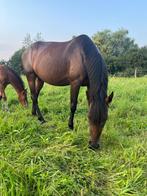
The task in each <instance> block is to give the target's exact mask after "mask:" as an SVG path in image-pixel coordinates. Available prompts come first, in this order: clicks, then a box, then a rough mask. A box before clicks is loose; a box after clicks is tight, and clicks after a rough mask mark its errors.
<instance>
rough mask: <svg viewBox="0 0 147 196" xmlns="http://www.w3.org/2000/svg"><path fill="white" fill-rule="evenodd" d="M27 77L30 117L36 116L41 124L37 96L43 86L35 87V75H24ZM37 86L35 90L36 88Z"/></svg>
mask: <svg viewBox="0 0 147 196" xmlns="http://www.w3.org/2000/svg"><path fill="white" fill-rule="evenodd" d="M26 76H27V80H28V84H29V87H30V92H31V99H32V102H33V104H32V115H38V119H39V120H40V121H42V122H44V118H43V116H42V114H41V112H40V109H39V106H38V95H39V92H40V90H41V88H42V86H43V84H42V85H41V82H40V85H37V84H38V82H36V81H37V80H38V79H37V77H36V75H35V74H34V73H29V74H27V75H26ZM36 86H37V88H36Z"/></svg>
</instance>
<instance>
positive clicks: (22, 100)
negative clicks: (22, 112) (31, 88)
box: [18, 89, 28, 107]
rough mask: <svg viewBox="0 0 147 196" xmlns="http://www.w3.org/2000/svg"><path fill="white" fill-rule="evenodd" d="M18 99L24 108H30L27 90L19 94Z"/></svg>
mask: <svg viewBox="0 0 147 196" xmlns="http://www.w3.org/2000/svg"><path fill="white" fill-rule="evenodd" d="M18 99H19V102H20V103H21V105H22V106H25V107H27V106H28V100H27V89H24V90H22V91H21V92H20V93H19V96H18Z"/></svg>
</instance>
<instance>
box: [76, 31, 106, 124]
mask: <svg viewBox="0 0 147 196" xmlns="http://www.w3.org/2000/svg"><path fill="white" fill-rule="evenodd" d="M76 39H77V40H78V41H80V43H81V45H82V47H83V51H84V61H85V62H84V64H85V66H86V70H87V73H88V78H89V82H90V86H89V90H90V99H91V101H92V104H91V109H90V111H89V117H90V119H91V120H92V121H93V122H94V123H95V122H97V121H98V120H99V119H100V118H101V115H102V114H103V112H104V109H105V108H104V106H105V103H104V100H105V98H106V96H107V85H108V74H107V68H106V65H105V62H104V60H103V58H102V56H101V54H100V52H99V50H98V48H97V47H96V46H95V44H94V43H93V42H92V40H91V39H90V38H89V37H87V36H85V35H81V36H79V37H77V38H75V40H76Z"/></svg>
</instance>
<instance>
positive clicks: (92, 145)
mask: <svg viewBox="0 0 147 196" xmlns="http://www.w3.org/2000/svg"><path fill="white" fill-rule="evenodd" d="M89 148H90V149H92V150H96V149H99V148H100V145H99V143H97V144H92V143H91V142H89Z"/></svg>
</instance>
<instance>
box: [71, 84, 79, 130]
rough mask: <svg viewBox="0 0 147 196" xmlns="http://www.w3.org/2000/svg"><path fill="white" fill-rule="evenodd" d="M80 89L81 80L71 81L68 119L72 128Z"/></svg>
mask: <svg viewBox="0 0 147 196" xmlns="http://www.w3.org/2000/svg"><path fill="white" fill-rule="evenodd" d="M79 90H80V83H79V81H75V82H73V83H71V89H70V117H69V121H68V126H69V128H70V129H73V128H74V123H73V120H74V114H75V111H76V108H77V99H78V94H79Z"/></svg>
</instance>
